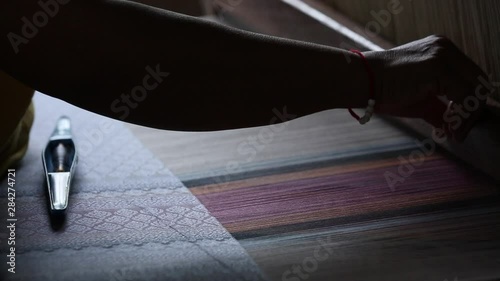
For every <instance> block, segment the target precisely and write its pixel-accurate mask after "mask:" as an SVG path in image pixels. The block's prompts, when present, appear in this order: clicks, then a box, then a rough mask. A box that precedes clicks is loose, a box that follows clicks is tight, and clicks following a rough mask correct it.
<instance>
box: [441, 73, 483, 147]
mask: <svg viewBox="0 0 500 281" xmlns="http://www.w3.org/2000/svg"><path fill="white" fill-rule="evenodd" d="M440 81H441V82H440V90H439V91H440V92H441V93H442V94H444V95H446V97H447V98H448V99H449V100H450V101H453V102H454V103H452V104H451V106H452V109H453V111H454V114H455V115H456V116H450V117H449V118H448V119H449V120H451V119H455V120H458V121H456V122H458V123H459V124H458V127H457V126H455V125H454V128H453V136H454V138H455V140H457V141H458V142H462V141H464V140H465V138H466V136H467V135H468V134H469V132H470V130H471V129H472V127H474V125H475V124H476V123H477V121H478V120H479V119H480V118H481V116H482V115H483V113H484V110H485V108H486V100H481V99H479V98H478V97H477V96H476V95H475V93H476V89H475V88H473V87H471V86H470V85H469V83H466V82H465V81H464V80H461V79H460V78H459V77H458V76H456V75H455V76H454V77H453V76H452V75H443V77H442V78H441V79H440Z"/></svg>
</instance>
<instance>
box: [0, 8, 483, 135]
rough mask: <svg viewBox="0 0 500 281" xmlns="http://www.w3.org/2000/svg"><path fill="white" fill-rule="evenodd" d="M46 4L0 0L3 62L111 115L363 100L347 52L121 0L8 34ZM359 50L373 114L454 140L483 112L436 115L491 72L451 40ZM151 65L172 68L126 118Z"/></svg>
mask: <svg viewBox="0 0 500 281" xmlns="http://www.w3.org/2000/svg"><path fill="white" fill-rule="evenodd" d="M42 2H43V1H42ZM52 2H54V3H57V2H56V0H53V1H52ZM41 9H42V8H41V7H40V5H39V3H38V2H37V1H18V0H3V1H2V2H1V3H0V35H1V38H2V40H1V41H0V69H1V70H3V71H4V72H6V73H7V74H9V75H10V76H12V77H14V78H15V79H17V80H18V81H21V82H22V83H23V84H25V85H27V86H28V87H30V88H33V89H37V90H39V91H41V92H43V93H45V94H47V95H50V96H53V97H56V98H59V99H62V100H65V101H67V102H69V103H71V104H74V105H76V106H79V107H81V108H84V109H86V110H89V111H92V112H95V113H98V114H102V115H105V116H108V117H112V118H116V119H123V121H126V122H130V123H134V124H140V125H144V126H148V127H153V128H159V129H167V130H181V131H212V130H226V129H235V128H244V127H253V126H262V125H268V122H269V120H270V117H272V115H273V112H272V110H273V109H274V108H278V109H282V108H284V107H286V108H287V111H288V112H291V113H293V114H295V115H298V116H305V115H308V114H313V113H316V112H319V111H323V110H329V109H334V108H348V107H354V108H364V107H366V105H367V100H368V97H369V78H368V75H367V72H366V69H365V67H364V65H363V61H362V58H361V57H360V56H358V55H356V54H353V53H350V52H348V51H345V50H340V49H336V48H332V47H327V46H322V45H316V44H311V43H306V42H299V41H293V40H287V39H282V38H276V37H270V36H265V35H261V34H255V33H251V32H246V31H242V30H238V29H234V28H230V27H227V26H223V25H219V24H217V23H212V22H208V21H205V20H202V19H198V18H194V17H189V16H185V15H180V14H176V13H173V12H169V11H165V10H160V9H155V8H152V7H148V6H145V5H142V4H138V3H133V2H128V1H116V0H108V1H104V0H72V1H70V2H69V3H67V4H64V5H62V4H60V5H59V8H58V11H57V13H55V15H54V16H51V17H49V18H48V22H47V24H46V25H44V26H43V27H40V28H38V30H37V32H36V35H34V36H33V37H32V38H29V40H28V39H27V38H25V39H27V40H26V41H28V42H23V43H19V41H15V42H17V44H13V43H12V42H13V40H9V39H8V38H10V39H12V38H13V37H12V36H13V34H16V35H17V36H20V37H22V36H23V34H22V31H23V24H24V22H23V21H22V18H23V17H26V18H27V19H28V20H32V19H33V17H32V16H33V15H35V14H36V13H37V12H38V11H40V10H41ZM9 36H10V37H9ZM16 50H17V53H16ZM364 54H365V56H366V59H367V60H368V63H369V64H370V66H371V67H372V68H373V71H374V73H375V81H376V83H375V84H376V85H375V86H376V87H375V88H376V89H375V98H376V100H377V106H376V113H379V114H388V115H395V116H403V117H412V118H423V119H425V120H426V121H427V122H429V123H431V124H432V125H434V126H436V127H442V128H446V131H447V133H448V134H450V135H454V136H455V137H456V138H464V137H465V136H466V135H467V132H468V131H469V130H470V128H471V127H472V125H473V124H474V122H475V121H476V120H477V118H478V116H479V115H480V113H481V111H482V109H480V110H477V112H474V114H473V116H471V118H468V119H467V120H466V122H465V123H464V124H463V126H461V127H460V128H458V129H456V130H450V129H449V128H448V127H449V126H447V124H446V123H445V122H444V121H443V118H442V116H443V113H444V112H445V111H446V109H447V104H446V103H444V102H442V101H440V100H439V99H438V98H437V97H438V96H447V98H448V99H449V100H453V101H455V102H457V103H460V102H462V101H463V100H464V98H466V97H467V96H469V95H473V94H474V91H473V89H474V83H476V81H477V77H479V76H481V75H482V76H484V77H486V76H485V75H484V73H483V72H482V71H481V69H480V68H479V67H478V66H477V65H475V64H474V63H473V62H472V61H471V60H470V59H469V58H467V57H466V56H465V55H464V54H463V53H462V52H461V51H460V50H459V49H458V48H457V47H455V46H454V45H453V43H451V42H450V41H449V40H447V39H446V38H443V37H439V36H431V37H428V38H425V39H422V40H419V41H416V42H411V43H409V44H407V45H404V46H401V47H398V48H395V49H392V50H388V51H383V52H366V53H364ZM346 56H347V57H349V58H350V62H348V60H347V59H346ZM148 67H149V68H150V69H153V70H155V71H157V72H160V73H168V76H167V77H165V78H164V79H163V80H162V82H161V83H159V84H158V85H157V86H156V87H154V89H152V90H151V91H150V92H148V95H147V98H146V99H144V100H143V101H141V102H140V103H137V104H134V106H132V107H133V110H130V114H126V117H123V116H122V114H120V113H119V112H117V110H116V109H117V108H116V106H113V103H114V102H115V101H116V100H119V101H121V100H123V96H122V95H123V94H129V93H131V91H132V90H133V89H134V88H136V87H137V86H138V85H143V82H144V79H145V75H146V74H147V73H148V71H147V70H146V69H147V68H148ZM13 95H15V96H16V98H15V99H14V100H17V99H19V100H20V101H19V102H18V104H17V105H13V101H12V100H13V99H12V98H11V97H12V96H13ZM28 96H29V94H28V93H27V92H25V93H23V92H22V91H16V92H15V93H8V94H7V95H5V94H2V95H1V97H0V99H2V100H0V101H1V105H0V106H1V107H2V108H0V111H1V110H3V109H4V107H5V108H7V107H10V108H11V110H12V111H16V110H17V111H20V112H23V111H25V108H26V106H27V104H26V102H25V100H26V98H28ZM14 103H15V101H14ZM7 104H9V105H7ZM483 106H484V104H481V108H482V107H483ZM23 107H24V109H23ZM14 115H15V114H14ZM14 115H11V116H14ZM19 115H22V113H19ZM16 116H17V115H16ZM2 118H6V117H2ZM15 119H16V118H13V121H12V122H18V120H17V121H16V120H15ZM353 122H354V121H353Z"/></svg>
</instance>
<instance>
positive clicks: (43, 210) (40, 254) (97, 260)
mask: <svg viewBox="0 0 500 281" xmlns="http://www.w3.org/2000/svg"><path fill="white" fill-rule="evenodd" d="M35 105H36V107H37V109H38V110H37V116H36V121H35V124H34V127H33V130H32V135H31V137H32V142H31V143H30V146H29V149H28V153H27V155H26V157H25V158H24V160H23V161H22V163H21V166H20V167H19V168H18V169H17V171H16V185H15V186H16V201H15V202H16V216H15V217H16V218H17V222H16V231H15V234H16V268H15V271H16V273H15V274H12V273H9V272H7V268H6V267H7V265H6V263H5V262H2V266H1V276H3V277H2V280H30V281H31V280H34V281H36V280H207V279H208V278H210V279H212V278H213V279H212V280H264V279H265V278H264V276H263V275H262V273H261V272H260V270H259V268H258V267H257V266H256V265H255V263H254V262H253V261H252V259H251V258H250V257H249V256H248V255H247V254H246V252H245V251H244V250H243V249H242V248H241V246H240V245H239V244H238V242H237V241H235V240H234V238H233V237H232V236H231V235H230V234H229V233H228V232H227V231H226V230H225V229H224V228H223V227H222V226H221V225H220V223H219V222H218V221H217V220H216V219H215V218H214V217H213V216H211V215H210V214H209V213H208V212H207V210H206V209H205V208H204V207H203V206H202V205H201V204H200V202H199V201H198V200H197V199H196V198H195V197H194V196H193V195H192V194H191V193H190V192H189V191H188V190H187V189H186V188H185V187H184V185H183V184H182V183H181V182H180V181H179V180H178V179H177V178H176V177H175V176H174V175H172V174H171V173H170V172H169V170H168V169H167V168H165V167H164V165H163V164H162V163H161V162H160V161H158V160H157V159H156V158H155V156H154V155H153V154H152V153H151V152H150V151H149V150H148V149H146V148H145V147H144V146H143V145H142V144H141V143H140V142H139V141H138V140H137V139H136V138H135V137H134V136H133V135H132V134H131V133H130V131H129V130H128V129H126V128H125V127H124V126H123V125H122V124H121V123H120V122H116V121H112V120H110V119H106V118H103V117H99V116H97V115H95V114H91V113H89V112H86V111H83V110H79V109H76V108H75V107H72V106H69V105H67V104H65V103H63V102H61V101H57V100H54V99H52V98H48V97H46V96H43V95H40V94H37V95H36V97H35ZM60 115H67V116H69V117H70V118H71V119H72V121H73V127H74V129H73V133H74V140H75V143H76V146H77V148H78V149H79V156H80V161H79V166H78V168H77V173H76V177H75V179H74V182H73V186H72V189H71V195H70V204H69V209H68V210H67V216H66V218H65V221H61V220H58V219H53V218H50V217H49V216H48V205H47V199H46V186H45V179H44V173H43V167H42V162H41V151H42V149H43V147H44V146H45V144H46V142H47V140H48V138H49V136H50V134H51V133H52V130H53V128H54V125H55V123H56V120H57V119H58V118H59V116H60ZM1 186H2V194H1V202H2V203H1V206H5V208H6V209H7V200H6V196H7V190H6V187H7V183H6V182H5V181H4V182H2V185H1ZM2 214H3V215H2V216H5V215H4V212H2ZM2 221H5V217H3V219H2ZM0 233H1V235H2V236H1V238H2V239H1V241H2V243H1V246H0V247H1V249H2V256H3V257H5V253H6V252H7V243H6V240H5V239H6V238H7V237H8V235H9V233H7V230H6V228H5V227H3V229H2V231H1V232H0Z"/></svg>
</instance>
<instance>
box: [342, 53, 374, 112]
mask: <svg viewBox="0 0 500 281" xmlns="http://www.w3.org/2000/svg"><path fill="white" fill-rule="evenodd" d="M350 52H352V53H355V54H358V55H359V56H360V57H361V58H362V59H363V64H364V65H365V68H366V72H367V73H368V76H369V77H368V78H369V79H370V99H373V100H374V99H375V75H374V74H373V70H372V68H371V67H370V64H369V63H368V60H367V59H366V57H365V55H363V53H361V52H360V51H358V50H350ZM348 109H349V113H350V114H351V116H352V117H354V118H355V119H356V120H358V121H359V120H360V119H361V117H359V116H358V115H357V114H356V112H354V110H352V108H348Z"/></svg>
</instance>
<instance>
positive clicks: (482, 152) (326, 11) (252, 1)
mask: <svg viewBox="0 0 500 281" xmlns="http://www.w3.org/2000/svg"><path fill="white" fill-rule="evenodd" d="M230 4H232V6H231V5H230ZM204 7H205V8H206V10H207V13H208V14H213V15H215V16H217V17H218V18H219V20H221V21H222V22H226V23H228V24H231V25H234V26H237V27H240V28H243V29H248V30H251V31H255V32H259V33H265V34H270V35H275V36H282V37H288V38H292V39H298V40H305V41H310V42H314V43H319V44H324V45H331V46H336V47H341V48H350V47H356V48H358V49H361V50H383V49H390V48H392V47H393V46H394V45H393V44H392V43H390V42H388V41H386V40H384V39H383V38H381V37H378V36H373V35H372V34H370V35H371V36H370V37H368V36H366V35H364V34H363V32H360V31H362V30H364V28H363V27H362V26H360V25H359V24H358V23H356V22H354V21H352V20H351V19H349V18H348V17H346V16H345V15H343V14H341V13H339V12H337V11H335V10H334V9H332V8H331V7H329V6H327V5H325V4H323V3H321V2H319V1H317V0H231V1H228V0H219V1H218V0H215V1H214V0H204ZM291 22H292V23H293V24H292V25H290V23H291ZM298 27H300V28H298ZM338 34H341V35H342V37H343V38H344V40H342V42H338V41H332V40H331V39H330V38H334V37H335V38H338V37H339V36H338ZM387 119H389V120H390V121H393V122H395V123H396V124H399V125H402V126H403V127H404V128H409V129H411V130H412V131H415V132H417V133H419V134H420V135H423V136H425V137H428V138H431V135H432V127H431V126H430V125H428V124H427V123H425V122H424V121H422V120H418V119H406V118H387ZM499 125H500V118H499V117H498V115H493V114H492V115H491V118H489V119H488V120H482V121H481V122H479V123H478V124H477V125H476V127H475V128H473V130H472V131H471V132H470V135H469V137H468V138H467V139H466V140H465V142H464V143H463V144H456V143H451V142H446V143H444V144H441V146H442V147H444V148H445V149H446V150H448V151H449V152H451V153H453V154H454V155H456V156H458V157H459V158H461V159H462V160H464V161H466V162H467V163H469V164H471V165H473V166H474V167H476V168H478V169H480V170H481V171H483V172H485V173H487V174H488V175H490V176H491V177H493V178H494V179H495V180H496V181H497V182H499V183H500V160H499V159H500V130H496V129H497V128H499Z"/></svg>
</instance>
